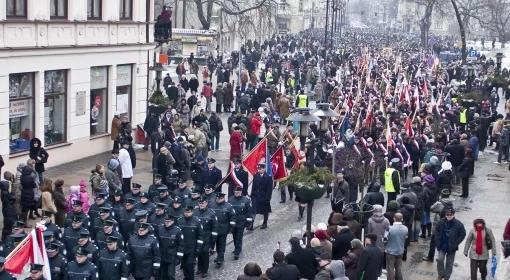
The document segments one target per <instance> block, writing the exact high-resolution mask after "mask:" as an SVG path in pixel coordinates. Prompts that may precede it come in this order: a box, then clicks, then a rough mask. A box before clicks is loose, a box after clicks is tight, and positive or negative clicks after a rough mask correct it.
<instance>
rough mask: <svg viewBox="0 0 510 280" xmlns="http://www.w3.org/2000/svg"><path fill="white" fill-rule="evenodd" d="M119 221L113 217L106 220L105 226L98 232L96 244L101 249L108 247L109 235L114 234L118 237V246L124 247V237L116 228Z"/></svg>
mask: <svg viewBox="0 0 510 280" xmlns="http://www.w3.org/2000/svg"><path fill="white" fill-rule="evenodd" d="M116 225H117V222H115V220H113V219H108V220H106V221H104V223H103V228H102V230H101V231H98V232H97V233H96V239H95V242H96V245H97V247H98V248H99V250H102V249H104V248H106V241H107V240H108V237H110V236H113V237H115V238H116V239H117V243H118V244H117V247H118V248H121V249H122V248H124V238H123V237H122V235H121V234H120V233H119V232H118V231H117V229H116Z"/></svg>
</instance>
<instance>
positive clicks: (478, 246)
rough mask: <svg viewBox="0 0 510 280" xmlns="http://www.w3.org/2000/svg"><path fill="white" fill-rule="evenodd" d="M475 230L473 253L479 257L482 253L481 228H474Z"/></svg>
mask: <svg viewBox="0 0 510 280" xmlns="http://www.w3.org/2000/svg"><path fill="white" fill-rule="evenodd" d="M475 230H476V243H475V252H476V254H477V255H481V254H482V253H483V238H482V232H483V226H477V227H475Z"/></svg>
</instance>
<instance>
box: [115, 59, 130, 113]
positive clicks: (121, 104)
mask: <svg viewBox="0 0 510 280" xmlns="http://www.w3.org/2000/svg"><path fill="white" fill-rule="evenodd" d="M132 69H133V68H132V66H131V64H128V65H117V96H116V97H117V106H116V110H117V113H119V114H120V116H121V117H123V116H125V117H127V118H128V119H129V117H130V111H131V110H130V108H131V88H132V87H131V83H132V78H131V76H132V71H133V70H132Z"/></svg>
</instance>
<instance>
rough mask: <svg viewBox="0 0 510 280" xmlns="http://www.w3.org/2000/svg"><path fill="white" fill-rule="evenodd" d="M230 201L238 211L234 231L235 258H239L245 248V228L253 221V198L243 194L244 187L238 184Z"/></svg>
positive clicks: (236, 211)
mask: <svg viewBox="0 0 510 280" xmlns="http://www.w3.org/2000/svg"><path fill="white" fill-rule="evenodd" d="M228 202H229V203H230V204H231V205H232V207H233V208H234V211H235V213H236V216H235V222H236V224H235V226H234V228H233V231H232V237H233V239H234V247H235V249H234V259H236V260H237V259H239V254H240V253H241V251H242V249H243V236H244V228H245V227H246V226H247V225H249V224H251V222H253V218H252V217H251V200H250V199H249V198H248V197H246V196H244V195H243V187H241V186H237V187H236V188H235V189H234V196H231V197H229V199H228Z"/></svg>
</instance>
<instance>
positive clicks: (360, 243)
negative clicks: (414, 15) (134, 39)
mask: <svg viewBox="0 0 510 280" xmlns="http://www.w3.org/2000/svg"><path fill="white" fill-rule="evenodd" d="M316 34H317V33H314V32H313V31H310V32H305V33H301V34H299V35H298V36H290V35H288V36H273V37H272V38H271V39H269V40H265V41H264V42H262V43H260V42H257V41H251V40H248V42H247V43H246V44H245V45H244V46H243V48H242V50H241V56H240V58H242V64H243V65H244V67H243V69H242V70H241V71H240V72H239V73H240V75H239V76H240V77H239V81H240V82H239V85H238V86H236V87H235V88H234V86H233V84H234V83H233V82H231V79H232V77H231V75H232V73H233V72H234V70H235V66H236V65H237V64H236V63H235V59H230V60H226V62H223V58H221V61H220V63H218V64H216V63H215V62H213V61H210V65H209V66H208V67H204V68H203V70H202V85H200V82H199V79H198V78H197V75H199V70H198V69H197V67H198V66H197V65H196V61H194V58H193V57H190V58H189V59H187V60H183V61H182V62H181V63H180V64H179V65H178V67H177V75H178V80H179V81H172V79H171V78H170V76H169V75H168V76H167V77H165V78H164V80H163V87H164V89H165V93H166V94H167V96H168V101H169V104H170V105H169V106H168V108H167V110H166V111H165V112H163V113H162V114H161V115H159V114H158V113H155V112H154V111H151V112H149V114H148V116H147V118H146V120H145V123H144V125H143V128H144V130H145V135H146V143H145V147H144V149H145V150H148V149H149V146H150V150H151V152H152V154H153V161H152V169H153V174H154V176H153V184H151V185H150V186H141V185H140V184H138V183H136V182H133V181H132V178H133V177H134V170H135V168H136V152H135V149H134V147H133V137H132V136H131V132H132V129H131V125H130V123H129V120H127V119H126V118H125V117H123V116H120V115H117V114H116V115H115V117H114V119H113V120H112V126H111V127H112V131H111V139H112V141H113V149H112V153H111V158H110V159H109V160H108V161H107V162H106V164H104V165H103V164H98V165H96V167H95V168H94V169H93V170H92V171H91V175H90V178H89V180H82V181H81V182H79V184H78V185H71V186H70V187H69V189H68V190H67V191H66V192H64V188H63V187H64V185H65V182H64V181H63V180H61V179H57V180H55V181H54V182H53V181H52V180H51V179H50V178H47V177H45V176H44V172H45V168H44V165H45V163H46V162H47V161H48V159H49V154H48V153H47V152H46V151H45V150H44V148H43V147H42V146H41V141H40V140H38V139H37V138H34V139H32V141H31V145H30V154H29V157H30V159H28V161H27V163H26V164H21V165H19V166H18V168H17V170H16V173H12V172H10V171H4V172H3V180H2V181H0V187H1V194H2V195H1V198H2V211H3V212H2V213H3V215H4V225H3V230H2V247H1V249H2V250H1V255H2V256H4V257H7V256H8V255H9V254H10V253H11V252H12V251H13V250H14V249H15V248H16V247H17V246H18V244H20V242H22V241H23V240H24V238H25V237H26V235H27V233H26V231H25V228H26V227H27V225H28V224H29V220H32V219H35V218H36V217H34V215H35V216H38V217H40V218H41V219H42V220H44V222H45V227H46V230H45V232H44V238H45V241H46V250H47V253H48V257H49V266H50V269H51V274H52V279H127V278H128V277H130V276H132V277H134V278H135V279H150V278H151V277H155V278H156V279H162V280H164V279H175V277H176V276H175V275H176V270H178V269H182V274H183V277H184V279H194V278H195V276H199V277H202V278H206V277H208V272H209V264H210V257H211V256H213V258H214V260H213V262H214V265H215V266H216V267H218V268H221V267H222V266H223V263H224V261H225V253H226V252H225V249H226V240H227V236H228V235H229V234H232V236H233V241H234V247H235V250H234V251H233V258H234V260H238V259H239V258H240V256H241V252H242V249H243V247H242V242H243V235H244V232H245V230H253V225H254V218H255V217H256V215H257V214H260V215H262V216H263V223H262V226H261V227H260V228H261V229H268V218H269V213H270V212H271V196H272V192H273V189H274V188H275V187H279V189H280V195H281V201H280V202H281V203H285V202H286V201H287V193H288V194H289V197H290V200H292V199H293V198H294V196H295V197H296V201H298V203H299V197H298V195H297V193H294V187H293V186H283V184H280V185H278V184H277V183H276V182H275V181H274V180H273V177H272V175H270V174H268V172H267V165H266V163H258V164H257V171H256V173H254V174H252V175H253V181H252V182H250V183H249V178H250V175H249V174H248V172H247V171H246V170H244V168H243V156H245V155H246V154H247V151H250V150H252V149H254V148H256V147H257V145H258V143H259V142H260V141H262V140H263V139H264V140H267V150H268V153H269V154H271V155H272V154H273V153H274V152H275V151H276V150H277V149H278V148H279V147H280V146H283V148H284V149H285V154H286V162H285V166H286V167H287V168H288V169H289V170H290V172H291V173H292V172H295V171H296V170H297V169H300V168H309V167H310V166H315V167H326V168H328V169H329V170H332V171H333V174H334V177H335V179H334V180H332V182H328V186H327V188H328V190H327V194H326V195H327V197H329V198H330V201H331V210H332V211H331V214H330V216H329V217H323V220H324V223H320V224H318V225H317V226H316V227H314V228H313V236H312V237H313V238H311V239H309V238H306V237H307V236H310V234H309V233H308V232H301V231H296V232H294V233H293V234H292V236H291V238H290V240H289V243H290V247H291V251H290V252H289V253H288V254H285V253H284V252H283V251H282V250H280V249H279V250H277V251H276V252H275V253H274V254H273V260H274V264H273V266H272V267H270V268H268V269H267V270H265V271H263V270H262V268H261V267H260V266H259V265H258V264H256V263H254V262H249V263H247V264H246V266H245V268H244V271H243V274H242V275H240V276H239V277H238V278H237V279H241V280H242V279H321V280H322V279H335V280H346V279H349V280H360V279H362V280H376V279H378V278H379V277H380V276H381V275H382V274H383V273H382V271H383V269H384V270H386V276H387V279H391V280H393V279H403V277H402V262H403V261H406V260H407V248H408V246H412V244H413V242H416V241H417V240H418V239H419V238H422V239H424V240H427V242H429V250H427V252H424V254H425V257H424V260H425V261H429V262H432V261H434V260H435V261H436V262H437V274H438V279H440V280H443V279H445V280H446V279H450V276H451V274H452V269H453V264H454V261H455V257H456V252H457V251H458V250H459V245H460V244H461V243H462V242H463V241H464V240H465V239H466V240H465V241H466V242H465V247H464V250H463V253H464V255H466V256H467V257H469V259H470V267H471V279H477V274H478V273H479V274H480V275H481V277H482V279H486V277H487V274H488V271H487V263H488V262H489V261H490V260H491V256H490V253H492V255H493V256H494V255H497V252H498V249H499V248H502V251H503V253H504V258H503V261H502V264H501V265H500V266H499V269H498V277H501V279H509V278H510V258H509V255H510V241H508V239H510V220H509V223H508V224H507V226H506V229H505V235H504V238H503V241H502V242H501V244H498V243H497V242H496V237H495V236H494V234H493V233H492V231H491V229H490V226H489V225H486V223H485V221H484V219H481V218H480V219H475V220H474V221H473V223H472V225H471V226H467V225H465V224H463V223H462V222H461V221H459V220H457V219H456V218H455V212H456V209H455V207H454V204H453V199H452V196H453V195H457V193H458V194H459V196H460V199H466V198H468V197H469V191H470V186H469V178H470V177H471V176H472V175H473V173H474V170H475V164H476V161H477V160H478V157H479V154H480V153H484V152H485V151H486V150H487V149H488V148H487V144H489V146H492V145H494V144H495V145H496V148H495V149H496V151H497V152H498V160H497V162H496V164H503V163H504V164H506V163H508V160H509V158H508V157H509V155H508V151H509V144H510V101H509V100H510V88H506V87H503V88H502V92H498V90H499V91H501V89H498V88H499V87H500V86H496V85H494V84H493V82H491V79H492V77H494V76H495V75H496V74H495V73H497V75H499V76H501V77H503V80H505V81H507V83H508V80H509V73H508V71H506V69H503V70H502V71H501V73H499V71H500V70H501V69H496V67H495V66H496V65H495V63H494V61H493V60H492V59H485V58H481V63H479V64H478V65H476V75H475V77H467V76H466V75H467V74H466V70H465V69H464V68H463V67H462V65H461V63H459V62H458V61H453V62H450V63H440V60H439V58H438V55H439V53H440V51H441V50H451V49H454V45H453V43H452V40H450V39H449V38H438V40H437V42H438V43H436V44H435V45H434V46H431V49H430V50H423V49H421V48H420V47H419V45H418V43H417V42H416V41H417V40H416V38H413V37H410V36H408V35H403V34H395V35H387V34H382V33H380V32H377V31H374V30H371V31H370V32H362V31H360V30H351V31H349V32H347V33H346V34H345V36H344V37H343V38H341V41H340V42H339V44H338V45H335V46H331V45H330V44H323V43H320V40H319V38H317V37H316V36H317V35H316ZM240 58H239V57H238V58H237V59H240ZM213 72H216V83H217V85H216V87H215V88H214V90H213V79H211V77H212V75H213ZM188 77H189V78H190V80H187V78H188ZM199 88H200V89H201V90H200V91H199ZM468 88H469V90H468ZM470 90H477V91H478V93H479V96H481V100H480V101H473V100H470V98H466V97H465V96H466V94H467V93H468V91H470ZM500 95H501V96H502V98H503V96H504V97H505V101H504V102H505V110H506V111H505V112H498V111H497V107H498V102H500V101H499V97H500ZM312 100H314V101H316V103H327V104H329V105H330V109H331V110H333V111H335V112H336V113H337V114H338V117H334V118H332V119H331V120H330V123H329V124H328V125H327V127H326V128H325V129H324V127H322V126H319V125H317V124H311V125H310V130H309V135H308V137H307V142H306V144H305V145H304V148H305V151H302V152H301V153H294V152H293V151H292V145H293V143H292V142H293V141H292V139H294V138H295V136H296V129H295V127H296V124H292V123H288V122H287V121H286V119H287V117H289V115H290V114H291V113H292V112H293V111H294V109H297V110H303V109H304V110H306V108H308V107H309V106H310V102H311V101H312ZM211 104H216V108H211ZM213 109H214V110H213ZM223 113H227V114H230V115H229V117H228V120H227V123H226V124H224V123H223V122H222V119H221V117H220V116H221V114H223ZM502 113H505V114H506V116H503V114H502ZM284 124H286V125H287V126H284ZM224 125H225V128H226V130H228V135H229V137H230V138H229V146H230V152H229V159H230V160H231V162H232V164H231V167H230V168H229V170H228V171H227V173H228V174H230V173H232V174H233V176H224V175H225V174H224V173H223V172H222V171H221V170H220V169H219V168H217V167H216V166H215V164H216V160H215V158H214V157H213V155H214V153H215V152H217V151H219V142H220V132H222V131H223V130H224V129H225V128H224ZM282 129H283V130H284V131H282ZM223 135H225V134H223ZM509 169H510V165H509ZM232 178H235V179H232ZM223 184H227V185H228V187H227V188H226V189H225V192H224V191H223V190H224V189H223V188H222V185H223ZM250 184H251V188H250V187H249V185H250ZM381 188H383V189H384V192H382V191H381ZM384 193H386V195H384ZM305 207H306V204H301V203H299V220H300V219H301V218H302V217H303V212H304V209H305ZM39 210H41V211H39ZM326 221H327V222H326ZM269 230H270V229H269ZM500 245H502V246H500ZM436 252H437V258H435V254H436ZM489 252H490V253H489ZM5 261H6V259H5V258H3V257H0V263H1V264H2V265H1V266H0V267H1V268H0V279H11V278H8V277H10V276H9V275H8V274H7V272H6V271H4V270H3V269H4V268H3V263H4V262H5ZM41 271H42V268H41V266H37V265H34V266H32V267H31V271H30V273H31V277H32V278H31V279H41V277H42V276H41V275H42V274H41V273H42V272H41ZM500 275H501V276H500ZM498 279H499V278H498Z"/></svg>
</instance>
